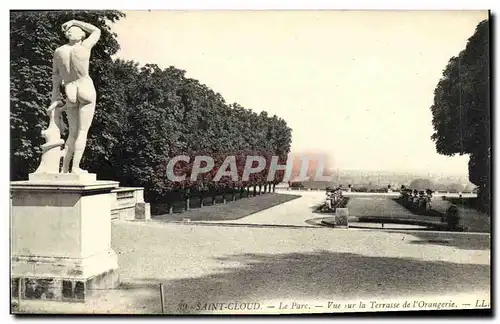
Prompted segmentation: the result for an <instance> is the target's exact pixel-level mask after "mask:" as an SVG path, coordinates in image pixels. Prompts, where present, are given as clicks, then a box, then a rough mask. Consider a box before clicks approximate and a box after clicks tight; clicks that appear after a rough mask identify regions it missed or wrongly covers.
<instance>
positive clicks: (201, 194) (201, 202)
mask: <svg viewBox="0 0 500 324" xmlns="http://www.w3.org/2000/svg"><path fill="white" fill-rule="evenodd" d="M202 207H203V191H200V208H202Z"/></svg>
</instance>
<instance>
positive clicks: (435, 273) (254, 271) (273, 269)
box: [121, 251, 490, 314]
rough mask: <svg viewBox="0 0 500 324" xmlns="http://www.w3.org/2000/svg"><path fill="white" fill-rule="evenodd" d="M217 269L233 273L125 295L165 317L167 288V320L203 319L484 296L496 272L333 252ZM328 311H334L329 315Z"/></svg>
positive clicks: (236, 262) (242, 259) (147, 283)
mask: <svg viewBox="0 0 500 324" xmlns="http://www.w3.org/2000/svg"><path fill="white" fill-rule="evenodd" d="M217 261H219V262H220V263H221V265H222V266H223V267H224V265H227V267H225V268H223V269H221V271H220V272H218V273H215V274H210V275H206V276H202V277H197V278H185V279H176V280H165V279H161V278H144V279H139V278H138V279H137V280H135V281H134V282H131V283H128V284H123V285H122V287H121V288H122V289H126V290H131V291H132V293H133V290H134V289H139V290H140V289H144V288H147V289H149V290H150V294H149V295H148V296H146V295H141V296H139V295H135V294H134V297H133V298H134V302H133V304H134V305H135V306H137V307H139V308H140V307H142V309H144V311H146V312H148V313H159V312H160V311H161V310H160V309H161V308H160V297H159V293H158V292H159V290H158V287H159V284H160V283H161V282H163V285H164V292H165V294H164V301H165V306H164V309H165V313H166V314H179V313H191V314H196V313H201V311H200V310H199V309H197V305H201V306H203V305H204V304H205V303H217V302H219V303H229V302H238V303H243V302H246V303H254V302H257V303H260V307H262V308H265V307H266V306H268V305H276V304H277V303H276V300H283V299H287V300H293V299H295V300H297V301H307V300H309V301H311V300H321V301H323V302H324V301H326V300H335V301H341V300H353V299H370V298H375V299H377V300H383V299H384V298H386V299H396V298H398V297H405V296H408V297H410V296H419V295H420V296H421V295H434V296H436V297H438V296H442V295H446V294H450V295H451V294H455V293H470V294H471V295H473V294H474V293H476V292H480V293H483V294H484V293H486V292H487V291H489V290H490V266H489V265H478V264H459V263H449V262H435V261H424V260H416V259H404V258H392V257H368V256H363V255H360V254H353V253H336V252H330V251H318V252H315V253H288V254H240V255H231V256H228V257H225V258H218V259H217ZM139 275H140V274H139ZM270 300H273V301H274V303H269V301H270ZM266 301H268V302H267V303H266ZM179 305H188V309H185V310H182V309H179ZM325 306H326V305H325ZM322 310H324V311H325V312H331V311H332V310H329V309H327V308H326V307H325V308H323V309H322ZM254 314H255V313H254Z"/></svg>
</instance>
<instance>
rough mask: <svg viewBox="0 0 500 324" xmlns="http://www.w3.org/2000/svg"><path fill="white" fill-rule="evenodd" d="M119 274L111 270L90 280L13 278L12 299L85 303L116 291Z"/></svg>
mask: <svg viewBox="0 0 500 324" xmlns="http://www.w3.org/2000/svg"><path fill="white" fill-rule="evenodd" d="M118 285H119V277H118V272H117V271H116V270H109V271H107V272H104V273H102V274H99V275H96V276H93V277H91V278H88V279H78V278H64V279H63V278H57V277H52V278H50V277H44V278H40V277H14V276H13V277H11V296H12V299H18V298H19V296H21V299H41V300H52V301H66V302H85V300H86V299H87V298H89V297H91V296H92V295H93V294H94V293H96V292H97V291H102V290H107V289H116V288H117V287H118Z"/></svg>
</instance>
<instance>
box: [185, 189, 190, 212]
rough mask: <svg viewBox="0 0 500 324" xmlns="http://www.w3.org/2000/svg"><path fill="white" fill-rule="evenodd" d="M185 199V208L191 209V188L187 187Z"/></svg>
mask: <svg viewBox="0 0 500 324" xmlns="http://www.w3.org/2000/svg"><path fill="white" fill-rule="evenodd" d="M184 200H185V205H184V210H186V211H187V210H189V207H190V206H189V205H190V201H191V190H189V189H187V190H186V192H185V194H184Z"/></svg>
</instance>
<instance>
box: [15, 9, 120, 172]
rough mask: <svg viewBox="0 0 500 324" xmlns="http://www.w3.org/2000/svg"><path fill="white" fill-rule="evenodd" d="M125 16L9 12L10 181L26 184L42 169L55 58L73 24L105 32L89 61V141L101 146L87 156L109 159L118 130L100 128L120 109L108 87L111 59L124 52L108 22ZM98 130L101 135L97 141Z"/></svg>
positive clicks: (73, 12) (104, 13)
mask: <svg viewBox="0 0 500 324" xmlns="http://www.w3.org/2000/svg"><path fill="white" fill-rule="evenodd" d="M123 16H124V15H123V14H122V13H120V12H119V11H114V10H104V11H12V12H11V13H10V54H11V61H10V62H11V64H10V97H11V99H10V108H11V110H10V138H11V151H12V154H11V161H10V162H11V163H10V164H11V173H10V178H11V180H19V179H26V178H27V175H28V173H30V172H33V171H35V169H36V167H37V166H38V164H39V161H40V154H41V149H40V145H41V144H43V138H42V136H41V134H40V132H41V131H42V130H43V129H45V128H46V127H47V125H48V117H47V114H46V113H45V110H46V108H47V107H48V105H49V104H50V94H51V90H52V56H53V53H54V50H55V49H56V48H57V47H58V46H60V45H62V44H65V43H66V42H67V40H66V39H65V38H64V35H63V33H62V32H61V31H60V30H61V25H62V24H63V23H65V22H66V21H68V20H71V19H78V20H82V21H85V22H89V23H91V24H93V25H95V26H96V27H99V28H100V29H101V31H102V33H101V39H100V40H99V42H98V43H97V45H96V46H95V47H94V48H93V50H92V56H91V62H90V65H91V69H92V70H91V72H90V73H91V76H92V78H93V80H94V83H95V86H96V89H97V93H98V98H97V107H96V117H95V120H94V123H93V125H94V127H93V128H92V129H91V131H90V134H89V137H90V138H91V140H93V141H94V144H97V146H95V145H90V146H89V148H88V152H87V153H86V155H87V156H88V155H92V156H93V157H95V156H99V155H103V154H104V155H105V152H107V150H109V146H112V145H113V143H112V142H110V141H107V139H110V138H112V137H113V136H112V135H109V136H108V134H107V130H111V131H112V130H113V129H114V128H113V127H101V126H102V125H106V126H109V124H110V121H109V120H108V118H106V117H107V116H106V114H107V111H109V110H113V108H114V107H115V106H116V105H117V103H115V101H114V99H115V98H114V96H113V95H111V94H110V95H109V100H106V98H103V95H104V96H106V91H108V90H106V89H112V88H110V87H108V86H107V81H108V74H107V73H106V72H107V71H106V69H107V64H109V63H110V62H111V55H113V54H114V53H116V51H117V50H118V49H119V45H118V42H117V41H116V35H114V34H113V33H112V32H111V30H110V27H109V26H108V22H115V21H117V20H119V19H120V18H121V17H123ZM110 105H111V106H110ZM104 107H105V108H106V109H104ZM96 131H99V132H100V131H102V133H99V135H98V137H99V139H98V140H96ZM105 148H106V149H105ZM106 158H109V157H106Z"/></svg>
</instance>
